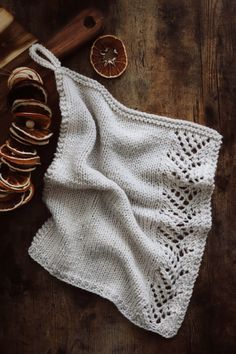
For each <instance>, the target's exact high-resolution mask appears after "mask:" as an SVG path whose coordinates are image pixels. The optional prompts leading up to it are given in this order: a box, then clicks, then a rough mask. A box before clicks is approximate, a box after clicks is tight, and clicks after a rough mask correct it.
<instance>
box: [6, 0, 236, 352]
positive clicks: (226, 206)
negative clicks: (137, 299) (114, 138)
mask: <svg viewBox="0 0 236 354" xmlns="http://www.w3.org/2000/svg"><path fill="white" fill-rule="evenodd" d="M95 3H96V4H97V5H98V3H99V5H100V6H101V8H102V9H103V10H108V7H110V13H109V15H108V17H107V23H106V27H105V33H113V34H116V35H118V36H120V37H121V38H122V39H123V40H124V42H125V44H126V47H127V52H128V57H129V67H128V69H127V72H126V73H125V74H124V75H123V76H122V77H120V78H119V79H115V80H110V81H109V80H106V79H101V78H100V77H97V76H96V74H95V73H94V72H93V70H92V68H91V66H90V64H89V61H88V54H89V49H90V45H91V44H88V45H87V46H85V47H83V48H82V49H80V50H79V51H77V53H75V54H74V55H73V56H71V57H70V58H67V59H66V60H65V61H64V64H65V65H67V66H69V67H70V68H72V69H74V70H77V71H80V72H81V73H83V74H85V75H88V76H90V77H93V78H96V79H98V80H99V81H100V82H101V83H103V84H104V85H105V86H106V87H107V88H108V89H109V90H110V92H111V93H112V94H113V95H114V96H115V97H116V98H117V99H119V100H120V101H121V102H123V103H124V104H126V105H128V106H131V107H132V108H137V109H140V110H144V111H148V112H151V113H158V114H161V115H167V116H172V117H178V118H184V119H188V120H192V121H196V122H199V123H202V124H205V125H207V126H210V127H213V128H215V129H217V130H219V131H220V132H221V133H222V134H223V136H224V145H223V148H222V149H221V154H220V160H219V164H218V171H217V178H216V188H215V192H214V196H213V227H212V231H211V232H210V233H209V237H208V241H207V246H206V250H205V253H204V258H203V263H202V266H201V269H200V274H199V277H198V279H197V282H196V285H195V288H194V293H193V296H192V299H191V302H190V305H189V309H188V312H187V315H186V318H185V321H184V323H183V325H182V327H181V329H180V331H179V333H178V335H177V336H176V337H174V338H172V339H164V338H162V337H160V336H159V335H157V334H154V333H151V332H148V331H145V330H142V329H140V328H138V327H136V326H134V325H133V324H131V323H130V322H129V321H128V320H126V319H125V318H124V317H123V316H122V315H121V314H120V313H119V312H118V310H117V309H116V308H115V306H114V305H113V304H112V303H110V302H108V301H107V300H104V299H102V298H100V297H99V296H96V295H94V294H91V293H88V292H86V291H82V290H80V289H77V288H75V287H72V286H69V285H67V284H65V283H62V282H60V281H58V280H57V279H55V278H53V277H52V276H50V275H49V274H48V273H47V272H46V271H44V270H43V269H42V268H41V267H40V266H39V265H37V264H36V263H35V262H34V261H32V260H31V258H30V257H29V256H28V254H27V250H28V247H29V245H30V243H31V240H32V238H33V236H34V234H35V233H36V231H37V229H38V228H39V227H40V226H41V225H42V223H43V222H44V221H45V220H46V218H47V217H48V216H49V213H48V211H47V209H46V207H45V205H44V204H43V203H42V201H41V190H42V177H43V173H44V171H45V168H46V167H47V166H48V164H49V163H50V161H51V159H52V156H53V152H54V151H55V147H56V139H57V134H58V128H59V122H55V125H54V131H55V137H54V139H53V140H52V143H51V144H50V146H48V147H47V152H46V153H45V152H44V164H43V166H42V168H41V169H40V170H39V172H38V175H37V186H38V193H37V195H36V196H35V198H34V199H33V201H32V202H31V203H30V204H29V205H26V206H25V207H23V208H22V209H19V210H17V211H14V212H12V213H9V214H7V215H1V216H0V223H1V248H0V252H1V256H0V259H1V261H0V262H1V264H0V276H1V281H0V341H1V342H0V348H1V349H0V353H1V354H82V353H83V354H85V353H86V354H87V353H90V354H133V353H134V354H156V353H158V354H159V353H160V354H168V353H171V354H231V353H236V326H235V325H236V323H235V319H236V286H235V285H236V284H235V279H236V276H235V263H236V236H235V229H236V216H235V211H236V193H235V192H236V180H235V172H236V158H235V153H236V143H235V133H236V118H235V116H236V104H235V102H236V99H235V96H236V59H235V52H234V51H235V46H236V35H235V28H236V2H235V1H225V0H218V1H216V0H199V1H197V0H195V1H194V0H148V1H144V0H138V1H126V0H120V1H116V2H115V1H110V2H109V3H110V5H109V4H108V3H105V1H74V0H50V1H30V0H28V1H17V0H5V1H0V5H1V6H6V7H7V8H8V9H9V10H10V11H11V12H13V13H14V14H15V17H16V18H17V19H18V21H19V22H21V23H22V24H23V25H24V26H25V27H26V28H27V29H28V30H29V31H31V32H32V33H35V34H36V36H37V37H39V38H41V39H42V40H43V41H45V40H47V39H48V38H49V37H50V36H51V35H52V34H53V33H54V32H55V31H56V30H58V29H60V28H61V27H62V25H64V24H65V23H66V22H67V21H68V20H69V19H70V18H71V17H72V16H73V15H75V14H76V13H77V12H78V11H79V10H80V9H81V8H83V7H85V6H86V5H91V4H95ZM27 4H28V5H27ZM108 5H109V6H108ZM56 104H57V102H56V103H55V105H56ZM55 109H56V107H55ZM1 119H4V117H2V116H1Z"/></svg>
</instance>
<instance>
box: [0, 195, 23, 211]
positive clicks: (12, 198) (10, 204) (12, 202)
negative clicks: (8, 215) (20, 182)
mask: <svg viewBox="0 0 236 354" xmlns="http://www.w3.org/2000/svg"><path fill="white" fill-rule="evenodd" d="M24 198H25V193H9V194H8V196H7V197H5V198H0V212H4V211H10V210H14V209H16V208H18V207H20V206H21V205H23V203H24Z"/></svg>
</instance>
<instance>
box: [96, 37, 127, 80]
mask: <svg viewBox="0 0 236 354" xmlns="http://www.w3.org/2000/svg"><path fill="white" fill-rule="evenodd" d="M90 62H91V64H92V66H93V68H94V70H95V71H96V72H97V73H98V74H99V75H101V76H103V77H106V78H110V79H111V78H115V77H118V76H120V75H122V74H123V72H124V71H125V70H126V68H127V64H128V59H127V54H126V49H125V46H124V43H123V42H122V41H121V40H120V39H119V38H117V37H115V36H112V35H105V36H101V37H99V38H97V39H96V40H95V42H94V43H93V45H92V48H91V51H90Z"/></svg>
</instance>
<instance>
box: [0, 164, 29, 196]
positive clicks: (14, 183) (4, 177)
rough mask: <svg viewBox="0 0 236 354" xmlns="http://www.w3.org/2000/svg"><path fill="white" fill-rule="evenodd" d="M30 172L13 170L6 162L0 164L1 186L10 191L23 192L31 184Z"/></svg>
mask: <svg viewBox="0 0 236 354" xmlns="http://www.w3.org/2000/svg"><path fill="white" fill-rule="evenodd" d="M30 177H31V174H30V172H27V173H26V172H21V173H20V172H15V171H12V170H11V169H10V168H9V167H8V166H7V165H6V164H3V163H2V164H1V166H0V188H1V189H2V190H3V191H4V190H9V191H16V192H17V191H18V192H22V191H25V190H27V189H28V187H29V185H30Z"/></svg>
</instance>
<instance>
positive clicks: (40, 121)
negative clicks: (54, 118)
mask: <svg viewBox="0 0 236 354" xmlns="http://www.w3.org/2000/svg"><path fill="white" fill-rule="evenodd" d="M13 116H14V121H15V122H19V123H21V124H22V123H23V125H25V126H26V127H27V128H31V129H33V128H36V129H39V128H46V129H47V128H49V127H50V124H51V118H50V117H48V116H45V115H44V114H41V113H29V112H21V113H14V114H13Z"/></svg>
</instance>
